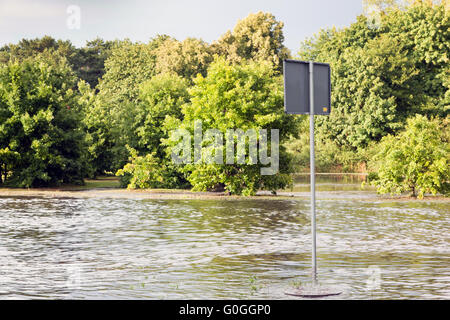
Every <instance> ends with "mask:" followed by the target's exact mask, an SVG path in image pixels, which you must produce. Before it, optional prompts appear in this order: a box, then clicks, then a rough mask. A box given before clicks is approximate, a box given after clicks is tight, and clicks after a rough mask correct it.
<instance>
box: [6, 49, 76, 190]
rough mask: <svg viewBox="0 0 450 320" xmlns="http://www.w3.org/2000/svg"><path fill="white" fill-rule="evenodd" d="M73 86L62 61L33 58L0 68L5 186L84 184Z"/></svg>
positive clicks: (72, 76)
mask: <svg viewBox="0 0 450 320" xmlns="http://www.w3.org/2000/svg"><path fill="white" fill-rule="evenodd" d="M58 59H59V60H58ZM75 83H76V77H75V75H74V74H73V72H72V70H71V68H70V66H69V65H68V63H67V61H66V59H65V58H58V57H57V58H55V59H53V60H48V59H46V58H45V57H41V56H37V57H35V58H28V59H25V60H23V61H22V62H9V63H8V64H6V65H2V66H0V150H2V151H1V153H2V156H1V158H2V159H1V162H2V163H3V168H4V170H5V171H4V174H3V175H4V177H5V178H6V180H7V182H8V183H9V184H11V185H14V186H19V187H37V186H46V185H54V184H60V183H83V176H84V163H83V159H84V155H83V141H84V137H83V132H82V131H81V130H80V121H81V115H80V110H79V107H78V105H77V103H76V93H75V92H74V91H73V90H72V88H73V87H74V86H75Z"/></svg>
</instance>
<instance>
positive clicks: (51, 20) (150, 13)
mask: <svg viewBox="0 0 450 320" xmlns="http://www.w3.org/2000/svg"><path fill="white" fill-rule="evenodd" d="M258 11H263V12H271V13H272V14H274V15H275V18H276V19H277V20H278V21H283V22H284V24H285V26H284V36H285V45H286V46H287V47H288V48H289V49H290V50H291V51H292V52H293V53H296V52H297V51H298V49H299V47H300V43H301V42H302V41H303V40H305V39H307V38H309V37H311V36H313V35H314V34H315V33H317V32H318V31H319V30H320V29H321V28H326V27H333V26H336V27H338V28H339V27H344V26H348V25H350V24H351V23H352V22H354V21H355V20H356V17H357V16H358V15H359V14H361V13H362V0H297V1H295V0H247V1H245V0H222V1H215V0H184V1H183V0H147V1H145V0H0V46H3V45H4V44H8V43H17V42H18V41H19V40H21V39H22V38H27V39H33V38H37V37H42V36H44V35H49V36H52V37H54V38H56V39H63V40H67V39H68V40H71V41H72V43H73V44H74V45H76V46H77V47H80V46H83V45H84V44H85V43H86V41H88V40H92V39H95V38H96V37H101V38H103V39H105V40H114V39H124V38H129V39H131V40H133V41H141V42H147V41H148V40H149V39H150V38H152V37H154V36H155V35H157V34H168V35H170V36H172V37H175V38H176V39H178V40H183V39H185V38H187V37H195V38H201V39H203V40H204V41H207V42H209V43H211V42H212V41H214V40H216V39H218V38H219V37H220V36H221V35H222V34H224V33H225V32H226V31H227V30H230V29H233V27H234V25H235V24H236V22H237V21H238V20H239V19H243V18H245V17H246V16H247V15H248V14H249V13H255V12H258Z"/></svg>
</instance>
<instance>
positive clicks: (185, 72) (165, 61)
mask: <svg viewBox="0 0 450 320" xmlns="http://www.w3.org/2000/svg"><path fill="white" fill-rule="evenodd" d="M210 51H211V50H210V48H209V45H208V44H207V43H206V42H204V41H202V40H198V39H195V38H187V39H186V40H184V41H182V42H180V41H177V40H175V39H173V38H169V39H167V40H165V41H164V42H163V43H162V44H161V45H160V46H159V47H158V48H157V49H156V51H155V54H156V66H155V68H156V70H155V71H156V73H172V74H176V75H179V76H180V77H183V78H185V79H188V80H189V81H191V79H192V78H193V77H195V76H197V74H199V73H200V74H201V75H203V76H205V75H206V69H207V68H208V65H209V64H210V63H211V61H212V59H213V57H212V55H211V52H210Z"/></svg>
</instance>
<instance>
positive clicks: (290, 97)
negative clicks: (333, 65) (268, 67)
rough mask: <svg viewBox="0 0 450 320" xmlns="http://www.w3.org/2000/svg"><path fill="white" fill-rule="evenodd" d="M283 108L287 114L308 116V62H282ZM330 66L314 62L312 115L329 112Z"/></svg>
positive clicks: (327, 113)
mask: <svg viewBox="0 0 450 320" xmlns="http://www.w3.org/2000/svg"><path fill="white" fill-rule="evenodd" d="M283 68H284V107H285V111H286V113H288V114H309V62H305V61H298V60H284V63H283ZM330 77H331V71H330V65H329V64H326V63H317V62H314V114H317V115H329V114H330V111H331V78H330Z"/></svg>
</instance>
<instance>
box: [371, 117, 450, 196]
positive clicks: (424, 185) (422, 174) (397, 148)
mask: <svg viewBox="0 0 450 320" xmlns="http://www.w3.org/2000/svg"><path fill="white" fill-rule="evenodd" d="M448 120H449V118H447V122H446V124H445V125H442V124H441V123H440V121H439V120H437V119H431V120H430V119H428V118H427V117H425V116H421V115H417V116H416V117H414V118H411V119H408V121H407V125H406V129H405V131H402V132H400V133H399V134H398V135H397V136H393V135H388V136H386V137H384V138H383V140H382V141H381V144H380V146H379V153H378V154H377V155H376V156H375V159H374V161H373V162H372V163H371V166H372V169H373V170H374V171H375V172H376V174H375V175H374V177H373V178H372V180H371V183H372V184H373V185H375V186H376V187H377V190H378V192H379V193H391V194H401V193H403V192H408V191H409V192H411V195H412V196H414V197H416V196H419V197H420V198H423V196H424V194H425V193H432V194H434V195H435V194H436V193H438V192H440V193H443V194H447V193H448V192H449V191H450V183H449V180H450V169H449V168H450V166H449V164H450V157H449V155H450V147H449V139H448V138H449V136H448Z"/></svg>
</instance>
